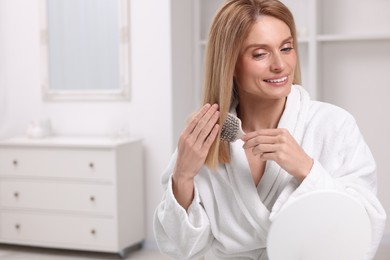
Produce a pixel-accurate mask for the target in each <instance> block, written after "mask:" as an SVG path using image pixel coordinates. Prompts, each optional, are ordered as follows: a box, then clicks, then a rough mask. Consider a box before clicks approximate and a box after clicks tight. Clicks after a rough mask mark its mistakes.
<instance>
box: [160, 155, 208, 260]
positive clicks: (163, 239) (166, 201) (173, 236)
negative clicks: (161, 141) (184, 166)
mask: <svg viewBox="0 0 390 260" xmlns="http://www.w3.org/2000/svg"><path fill="white" fill-rule="evenodd" d="M176 158H177V151H175V153H174V155H173V156H172V159H171V162H170V164H169V166H168V168H167V170H166V171H165V172H164V174H163V176H162V183H163V187H164V190H165V191H164V195H163V199H162V201H161V202H160V204H159V205H158V207H157V209H156V211H155V214H154V225H153V228H154V234H155V238H156V242H157V245H158V247H159V249H160V251H161V252H163V253H165V254H168V255H170V256H172V257H174V258H176V259H198V258H199V257H200V256H202V255H203V254H204V253H205V252H206V251H207V250H208V249H209V248H210V246H211V244H212V241H213V239H214V238H213V236H212V234H211V229H210V221H209V219H208V217H207V215H206V212H205V211H204V208H203V207H202V205H201V200H200V196H199V193H198V189H197V188H196V183H195V190H194V199H193V201H192V203H191V205H190V206H189V208H188V210H187V211H186V210H185V209H184V208H183V207H181V205H180V204H179V203H178V202H177V201H176V199H175V196H174V194H173V190H172V171H173V167H174V165H175V162H176Z"/></svg>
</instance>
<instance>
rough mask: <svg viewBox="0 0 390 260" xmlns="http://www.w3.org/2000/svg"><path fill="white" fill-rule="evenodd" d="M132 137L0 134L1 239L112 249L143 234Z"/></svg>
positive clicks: (138, 152) (137, 148) (137, 146)
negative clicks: (0, 139) (1, 139)
mask: <svg viewBox="0 0 390 260" xmlns="http://www.w3.org/2000/svg"><path fill="white" fill-rule="evenodd" d="M143 185H144V184H143V170H142V144H141V140H139V139H110V138H87V137H48V138H42V139H29V138H24V137H17V138H11V139H7V140H3V141H1V142H0V242H1V243H8V244H20V245H29V246H41V247H52V248H64V249H77V250H91V251H102V252H112V253H119V254H121V255H124V253H125V250H126V249H127V248H130V247H133V246H139V245H140V244H141V243H142V241H143V240H144V236H145V233H144V232H145V231H144V195H143V194H144V190H143Z"/></svg>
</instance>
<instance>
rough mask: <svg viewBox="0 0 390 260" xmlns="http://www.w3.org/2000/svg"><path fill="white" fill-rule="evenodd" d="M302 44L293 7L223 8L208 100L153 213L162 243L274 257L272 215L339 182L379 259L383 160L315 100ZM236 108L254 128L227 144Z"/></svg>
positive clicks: (350, 123)
mask: <svg viewBox="0 0 390 260" xmlns="http://www.w3.org/2000/svg"><path fill="white" fill-rule="evenodd" d="M297 45H298V44H297V37H296V30H295V25H294V20H293V17H292V14H291V13H290V11H289V10H288V9H287V8H286V7H285V6H284V5H283V4H282V3H281V2H279V1H277V0H231V1H227V2H226V4H225V5H224V6H222V8H221V9H220V10H219V11H218V13H217V14H216V17H215V18H214V21H213V23H212V26H211V30H210V34H209V40H208V45H207V53H206V76H205V90H204V104H205V105H204V106H203V107H202V108H201V109H200V110H199V111H198V112H197V114H196V115H195V116H194V117H193V118H192V119H191V120H190V122H189V123H188V125H187V127H186V129H185V130H184V131H183V133H182V135H181V137H180V140H179V143H178V147H177V150H176V151H175V153H174V155H173V157H172V160H171V162H170V164H169V166H168V168H167V170H166V171H165V173H164V175H163V185H164V188H165V194H164V197H163V199H162V201H161V203H160V204H159V206H158V208H157V210H156V213H155V218H154V231H155V235H156V240H157V243H158V246H159V248H160V250H161V251H163V252H165V253H167V254H169V255H171V256H173V257H175V258H177V259H189V258H194V259H196V258H199V257H200V256H202V255H204V254H205V252H206V251H208V250H209V249H210V248H212V250H213V253H214V254H215V255H216V256H217V257H219V258H222V259H223V258H230V259H268V257H267V252H266V238H267V232H268V229H269V227H270V224H271V221H272V219H273V216H274V215H275V214H277V213H278V212H279V211H280V209H281V208H282V207H283V206H286V205H288V203H289V202H291V201H293V200H294V199H296V198H298V197H299V196H302V195H303V194H305V193H307V192H310V191H314V190H321V189H332V190H338V191H342V192H345V193H348V194H350V195H352V196H354V197H356V198H357V199H358V200H360V201H361V203H362V205H364V207H365V208H366V210H367V212H368V214H369V218H370V221H371V224H372V243H371V247H370V250H369V252H367V255H366V258H367V259H372V258H373V256H374V254H375V251H376V250H377V247H378V244H379V242H380V239H381V236H382V233H383V229H384V223H385V219H386V214H385V212H384V210H383V208H382V206H381V204H380V203H379V201H378V200H377V198H376V195H375V193H376V166H375V161H374V159H373V157H372V155H371V153H370V151H369V149H368V147H367V145H366V144H365V142H364V140H363V137H362V136H361V134H360V132H359V129H358V127H357V125H356V123H355V120H354V118H353V117H352V116H351V115H350V114H349V113H348V112H346V111H345V110H342V109H341V108H338V107H336V106H333V105H330V104H326V103H321V102H316V101H311V100H310V98H309V96H308V93H307V92H306V91H305V90H304V89H303V88H302V87H301V86H299V85H297V84H299V83H300V71H299V64H298V57H297V56H298V53H297ZM211 104H212V105H211ZM229 111H230V112H231V113H234V114H236V115H237V116H238V117H239V118H240V119H241V121H242V127H243V130H244V132H245V133H246V135H245V136H244V137H243V138H242V140H237V141H235V142H232V143H225V142H222V141H220V139H219V134H220V133H219V132H220V131H219V130H220V125H221V124H222V122H223V120H224V118H225V117H226V114H227V112H229Z"/></svg>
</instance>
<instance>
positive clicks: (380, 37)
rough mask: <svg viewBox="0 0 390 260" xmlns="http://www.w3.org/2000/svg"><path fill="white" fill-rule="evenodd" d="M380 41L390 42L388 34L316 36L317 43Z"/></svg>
mask: <svg viewBox="0 0 390 260" xmlns="http://www.w3.org/2000/svg"><path fill="white" fill-rule="evenodd" d="M378 40H379V41H381V40H390V34H388V33H384V34H372V35H369V34H362V35H358V34H355V35H353V34H351V35H345V34H344V35H341V34H323V35H318V36H317V41H319V42H340V41H378Z"/></svg>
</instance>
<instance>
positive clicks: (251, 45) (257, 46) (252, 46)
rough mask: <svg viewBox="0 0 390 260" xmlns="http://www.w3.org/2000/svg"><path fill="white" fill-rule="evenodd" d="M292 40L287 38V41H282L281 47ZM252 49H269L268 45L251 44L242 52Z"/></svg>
mask: <svg viewBox="0 0 390 260" xmlns="http://www.w3.org/2000/svg"><path fill="white" fill-rule="evenodd" d="M293 40H294V38H293V37H292V36H289V37H288V38H287V39H285V40H283V41H282V44H281V45H283V44H285V43H286V42H292V41H293ZM254 47H256V48H260V49H263V48H266V47H269V45H267V44H261V43H252V44H249V45H248V46H246V47H245V48H244V52H245V51H247V50H248V49H250V48H254Z"/></svg>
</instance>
